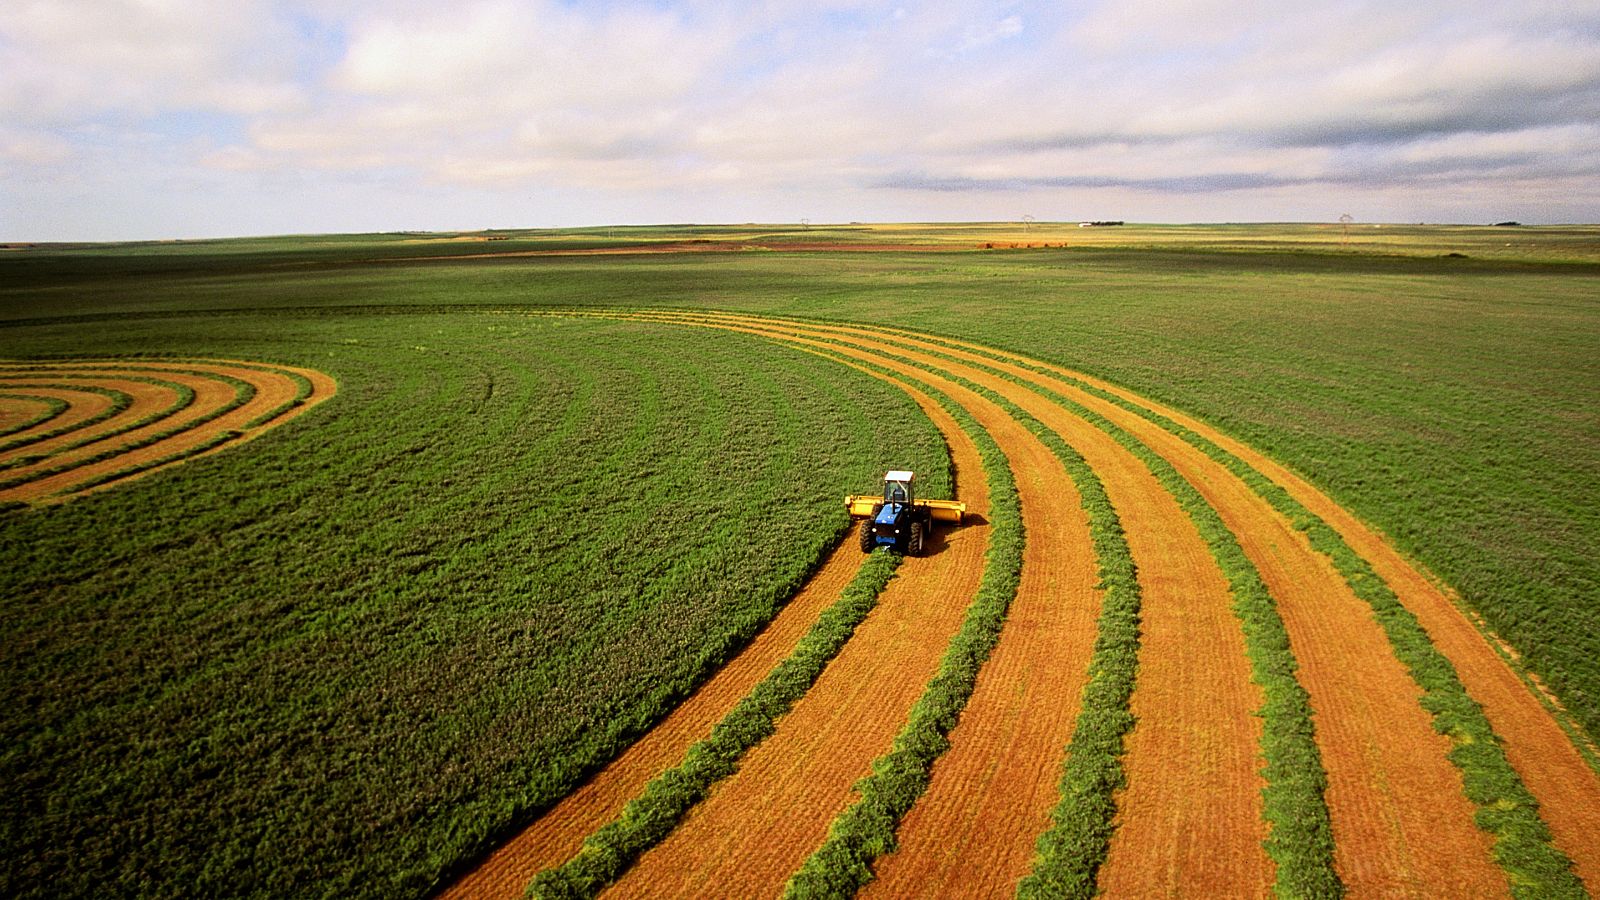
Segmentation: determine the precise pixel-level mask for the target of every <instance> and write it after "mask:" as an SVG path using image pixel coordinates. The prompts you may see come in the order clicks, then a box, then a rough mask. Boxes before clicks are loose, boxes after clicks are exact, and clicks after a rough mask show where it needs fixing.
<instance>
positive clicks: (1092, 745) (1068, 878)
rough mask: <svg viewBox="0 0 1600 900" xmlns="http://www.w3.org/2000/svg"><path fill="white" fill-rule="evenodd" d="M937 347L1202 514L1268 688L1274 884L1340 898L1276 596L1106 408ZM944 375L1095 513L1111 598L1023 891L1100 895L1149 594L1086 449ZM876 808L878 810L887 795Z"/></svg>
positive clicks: (1265, 742) (1284, 892) (1306, 707)
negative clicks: (1018, 392) (1124, 456)
mask: <svg viewBox="0 0 1600 900" xmlns="http://www.w3.org/2000/svg"><path fill="white" fill-rule="evenodd" d="M885 339H887V340H889V341H891V342H894V341H896V339H897V336H895V335H893V334H887V335H885ZM902 345H903V343H902ZM934 355H935V356H942V357H944V358H946V359H949V360H951V361H952V362H953V363H960V364H964V365H969V366H975V367H976V368H978V369H979V370H980V371H984V372H986V373H988V374H991V375H994V376H996V377H1001V378H1005V379H1007V380H1009V381H1012V382H1014V383H1018V384H1021V385H1023V386H1024V387H1026V388H1028V389H1030V390H1033V391H1035V392H1037V393H1038V394H1040V395H1041V396H1043V397H1045V398H1046V399H1049V400H1050V401H1051V402H1053V403H1055V404H1057V405H1059V406H1061V407H1063V408H1065V409H1067V410H1068V411H1070V412H1071V413H1072V414H1073V415H1076V416H1079V417H1080V418H1083V419H1085V420H1086V421H1088V422H1090V423H1091V424H1093V425H1094V426H1095V427H1097V428H1100V429H1101V430H1103V431H1105V432H1107V433H1108V434H1109V435H1110V436H1111V437H1112V438H1113V439H1114V440H1116V441H1117V442H1118V443H1119V444H1121V445H1122V446H1124V447H1126V448H1127V449H1128V450H1129V451H1130V452H1132V453H1133V454H1134V455H1135V456H1137V457H1138V458H1139V459H1140V460H1141V461H1142V462H1143V463H1144V464H1145V465H1146V467H1147V468H1148V469H1149V470H1150V471H1151V472H1152V474H1154V475H1155V476H1156V478H1157V479H1158V480H1159V481H1161V483H1162V485H1163V486H1164V487H1166V488H1167V489H1168V490H1169V491H1171V492H1172V493H1173V496H1174V497H1175V498H1176V499H1177V500H1178V502H1179V504H1180V505H1181V506H1182V507H1183V509H1184V511H1185V512H1186V513H1187V514H1188V515H1189V516H1190V517H1191V519H1192V520H1193V521H1194V522H1195V525H1196V527H1197V528H1198V529H1199V531H1200V534H1201V537H1202V538H1203V539H1204V540H1205V541H1206V543H1207V545H1208V546H1209V548H1210V550H1211V552H1212V554H1213V556H1214V557H1215V558H1216V560H1217V563H1218V566H1219V567H1220V568H1221V570H1222V572H1223V573H1224V575H1225V576H1226V577H1227V579H1228V582H1229V587H1230V590H1231V592H1232V594H1233V596H1234V599H1235V604H1234V609H1235V612H1236V614H1237V615H1238V617H1239V619H1240V622H1241V625H1242V626H1243V630H1244V635H1245V643H1246V652H1247V653H1248V654H1249V656H1250V661H1251V667H1252V678H1253V680H1254V681H1255V682H1256V683H1258V684H1260V685H1261V686H1262V689H1263V693H1264V694H1265V702H1264V704H1263V706H1262V708H1261V709H1260V710H1259V711H1258V715H1260V716H1261V717H1262V719H1263V734H1262V757H1263V758H1264V759H1265V761H1266V765H1265V767H1264V769H1263V775H1264V776H1265V780H1266V786H1265V787H1264V788H1263V802H1264V807H1265V810H1264V814H1265V816H1266V819H1267V821H1268V822H1269V823H1271V826H1272V827H1271V830H1270V833H1269V835H1268V838H1267V841H1266V844H1265V846H1266V850H1267V852H1268V854H1269V855H1270V856H1271V857H1272V859H1273V860H1274V862H1275V863H1276V864H1277V883H1276V889H1277V891H1278V893H1279V894H1280V896H1287V897H1337V896H1340V895H1341V894H1342V893H1343V886H1342V885H1341V883H1340V881H1339V878H1338V875H1337V874H1336V873H1335V872H1334V868H1333V836H1332V827H1331V824H1330V821H1329V816H1328V809H1327V804H1326V802H1325V800H1324V796H1323V792H1324V791H1325V790H1326V788H1327V775H1326V772H1325V771H1324V769H1323V767H1322V762H1321V755H1320V752H1319V751H1318V749H1317V746H1316V741H1315V727H1314V724H1313V722H1312V717H1311V708H1310V703H1309V698H1308V696H1307V695H1306V692H1305V690H1304V688H1302V687H1301V686H1300V684H1299V682H1298V680H1297V679H1296V677H1295V671H1296V668H1297V667H1296V665H1295V661H1294V656H1293V653H1292V651H1291V649H1290V646H1289V639H1288V633H1287V631H1286V630H1285V628H1284V625H1283V621H1282V619H1281V618H1280V617H1279V616H1278V613H1277V608H1276V604H1275V603H1274V602H1273V600H1272V597H1271V595H1270V594H1269V593H1268V591H1267V588H1266V585H1265V584H1264V583H1263V582H1262V581H1261V578H1260V575H1259V573H1258V572H1257V571H1256V569H1255V567H1254V565H1252V564H1251V563H1250V561H1249V559H1248V558H1247V557H1246V556H1245V554H1244V551H1243V549H1242V548H1241V547H1240V546H1239V543H1238V540H1237V539H1236V538H1235V537H1234V536H1233V534H1232V533H1231V532H1230V531H1228V529H1227V527H1226V526H1225V525H1224V524H1223V522H1222V519H1221V517H1220V516H1219V515H1218V514H1217V513H1216V511H1215V510H1214V509H1212V508H1211V506H1210V505H1209V504H1207V503H1206V502H1205V500H1204V498H1203V497H1202V496H1201V495H1200V493H1199V491H1198V490H1196V489H1195V488H1194V486H1192V485H1190V484H1189V483H1188V482H1187V481H1185V480H1184V479H1183V477H1182V476H1181V475H1179V474H1178V472H1177V470H1176V469H1175V468H1173V466H1172V465H1171V464H1170V463H1168V462H1167V461H1166V460H1165V459H1163V458H1162V457H1161V456H1160V455H1158V454H1157V453H1155V452H1154V451H1152V450H1151V449H1150V448H1148V447H1146V446H1145V445H1144V444H1142V443H1140V442H1139V441H1138V440H1137V439H1136V438H1134V437H1133V436H1132V435H1131V434H1129V433H1128V432H1127V431H1125V430H1124V429H1122V428H1120V427H1118V426H1117V425H1115V424H1114V423H1112V422H1110V421H1109V420H1107V419H1105V418H1104V417H1103V416H1100V415H1097V414H1095V413H1093V412H1092V411H1090V410H1088V409H1087V408H1085V407H1083V406H1082V405H1081V404H1078V403H1074V402H1073V401H1071V400H1068V399H1067V398H1066V397H1064V396H1062V395H1061V394H1059V393H1056V392H1054V391H1050V390H1048V389H1046V388H1042V387H1040V386H1038V385H1034V384H1031V383H1028V382H1026V381H1024V380H1023V379H1020V378H1018V377H1016V376H1014V375H1010V374H1008V373H1005V372H1002V371H1000V370H998V369H994V368H992V367H988V366H984V365H982V364H973V363H970V362H968V361H965V360H960V359H958V358H956V357H954V356H951V355H948V354H941V353H937V352H935V353H934ZM902 361H904V362H907V363H908V364H911V365H915V366H917V367H919V368H924V369H930V370H932V369H933V367H930V366H927V365H925V364H921V363H914V362H911V361H909V360H902ZM946 377H948V378H951V379H952V380H953V381H955V382H956V383H958V384H961V385H962V386H964V387H966V388H968V389H969V390H973V391H975V392H976V393H978V394H979V395H981V396H983V397H985V398H986V399H988V400H990V401H991V402H993V403H995V404H996V405H998V406H999V407H1000V408H1001V409H1003V410H1004V411H1005V412H1006V413H1007V414H1008V415H1010V416H1012V417H1013V418H1014V419H1016V420H1017V421H1018V422H1019V423H1020V424H1022V425H1023V426H1024V427H1026V428H1027V429H1028V430H1029V431H1031V432H1032V433H1033V434H1034V435H1035V436H1037V437H1038V438H1039V439H1040V440H1041V441H1042V442H1044V443H1045V445H1046V446H1047V447H1049V448H1050V449H1051V451H1052V452H1053V453H1054V454H1055V455H1056V456H1057V458H1059V459H1060V460H1061V462H1062V464H1063V465H1064V466H1065V467H1066V469H1067V471H1068V474H1069V475H1070V476H1071V477H1072V479H1073V482H1074V484H1076V485H1077V487H1078V490H1079V492H1080V495H1081V501H1082V504H1083V507H1084V510H1085V512H1086V513H1088V516H1089V522H1090V530H1091V537H1092V539H1093V541H1094V545H1095V553H1096V559H1097V561H1098V573H1099V576H1100V579H1101V581H1100V587H1101V588H1102V589H1103V590H1104V591H1105V599H1104V607H1103V609H1102V613H1101V617H1100V622H1099V625H1098V632H1099V633H1098V635H1097V638H1096V642H1095V647H1094V652H1093V657H1092V659H1091V661H1090V673H1091V677H1090V681H1089V683H1088V684H1087V685H1085V688H1084V691H1083V703H1082V710H1081V712H1080V714H1079V717H1078V721H1077V722H1076V723H1075V725H1074V730H1073V737H1072V740H1071V742H1070V743H1069V746H1068V747H1067V754H1066V760H1065V762H1064V764H1063V766H1062V778H1061V785H1060V794H1061V799H1060V801H1059V803H1058V804H1057V806H1056V809H1055V810H1054V812H1053V813H1052V819H1053V824H1052V826H1051V827H1050V828H1049V829H1048V830H1047V831H1046V832H1045V833H1044V834H1042V835H1040V837H1039V842H1038V847H1039V855H1038V858H1037V859H1036V860H1035V864H1034V868H1033V871H1032V873H1031V874H1030V875H1029V876H1028V878H1026V879H1024V880H1023V881H1022V883H1021V884H1020V885H1019V893H1020V894H1021V895H1025V896H1034V897H1056V896H1077V897H1090V896H1093V895H1094V894H1095V892H1096V889H1097V888H1096V879H1097V875H1098V872H1099V868H1100V866H1101V864H1103V863H1104V861H1105V858H1106V855H1107V853H1108V852H1109V849H1110V841H1111V837H1112V835H1113V833H1114V831H1115V821H1114V819H1115V815H1116V800H1115V794H1116V793H1117V792H1118V791H1119V790H1120V789H1121V788H1122V787H1123V786H1124V785H1125V779H1124V775H1123V771H1122V767H1121V756H1122V753H1123V749H1124V743H1123V739H1124V736H1125V735H1126V734H1127V732H1128V731H1129V729H1131V728H1132V727H1133V724H1134V719H1133V716H1132V715H1131V713H1130V712H1129V700H1130V698H1131V696H1132V693H1133V689H1134V685H1135V681H1136V678H1137V673H1138V650H1139V609H1140V602H1141V601H1140V591H1139V585H1138V581H1137V574H1136V569H1135V567H1134V565H1133V560H1132V557H1131V554H1130V552H1129V550H1128V546H1127V542H1126V540H1125V539H1124V538H1123V532H1122V526H1121V522H1120V519H1119V518H1118V516H1117V514H1116V511H1115V509H1113V508H1112V506H1111V503H1110V500H1109V498H1108V497H1107V496H1106V494H1105V489H1104V486H1103V485H1102V484H1101V483H1100V480H1099V478H1098V476H1096V475H1095V473H1094V470H1093V469H1092V468H1091V467H1090V466H1089V465H1088V464H1087V463H1086V462H1085V460H1084V459H1083V457H1082V456H1081V455H1080V454H1078V452H1077V451H1076V450H1074V449H1073V448H1072V447H1070V446H1069V445H1068V444H1067V443H1066V442H1065V441H1063V440H1062V439H1061V437H1060V436H1059V435H1057V434H1056V433H1054V432H1053V431H1051V430H1050V429H1048V428H1047V427H1046V426H1045V425H1044V424H1043V423H1041V422H1039V421H1038V420H1037V419H1035V418H1034V417H1033V416H1031V415H1030V414H1028V413H1027V412H1026V411H1025V410H1023V409H1022V408H1021V407H1019V406H1017V405H1016V404H1015V403H1013V402H1011V401H1009V400H1007V399H1005V398H1004V397H1002V396H1001V395H1000V394H998V393H996V392H994V391H991V390H988V389H987V388H983V387H981V386H979V385H977V384H974V383H972V382H970V381H968V380H967V379H964V378H960V377H958V376H954V375H948V374H947V375H946ZM867 799H868V798H866V797H863V801H862V803H861V805H862V806H869V805H870V804H868V803H867ZM876 806H877V808H879V809H881V808H883V806H884V804H882V803H879V804H877V805H876ZM901 814H902V815H903V811H902V813H901ZM895 821H896V822H897V821H898V819H896V820H895ZM890 824H891V825H892V823H890ZM892 846H893V844H892V839H889V840H885V839H882V838H880V839H879V841H878V843H877V845H875V849H877V852H879V853H882V852H885V849H884V848H892ZM826 849H828V848H824V850H826ZM836 855H837V851H836ZM818 856H821V853H820V852H819V854H818ZM816 858H817V857H813V859H816ZM853 862H854V863H855V865H854V866H853V867H845V866H841V865H837V864H836V865H834V866H833V867H832V868H833V869H834V870H836V871H840V872H843V873H847V874H848V873H854V875H855V876H856V877H857V878H866V877H869V876H870V873H869V871H868V869H867V866H868V865H869V864H870V862H871V857H865V856H863V857H862V858H860V859H856V860H853ZM802 874H804V870H802ZM816 883H817V884H818V885H819V887H833V888H846V887H856V886H859V884H856V883H853V882H851V881H848V880H846V879H844V878H838V877H836V878H835V879H834V880H833V881H832V882H828V881H818V882H816ZM860 883H862V884H864V883H865V882H864V881H862V882H860ZM819 892H820V893H824V894H827V893H829V891H827V890H821V891H819ZM832 893H834V894H842V893H844V891H843V890H837V891H833V892H832Z"/></svg>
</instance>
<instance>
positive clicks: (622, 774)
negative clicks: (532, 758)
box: [442, 540, 865, 900]
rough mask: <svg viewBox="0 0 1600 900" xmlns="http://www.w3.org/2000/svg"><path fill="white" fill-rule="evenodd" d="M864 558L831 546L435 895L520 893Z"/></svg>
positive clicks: (757, 671) (673, 750)
mask: <svg viewBox="0 0 1600 900" xmlns="http://www.w3.org/2000/svg"><path fill="white" fill-rule="evenodd" d="M864 558H865V557H863V555H862V553H861V551H860V550H859V549H858V548H857V547H856V546H855V542H853V541H849V540H847V541H844V542H843V543H841V544H840V545H839V546H838V547H836V548H834V550H833V552H832V553H830V554H829V555H828V557H827V558H826V559H825V560H824V561H823V563H822V567H821V568H820V569H818V570H817V572H816V573H815V574H814V575H812V576H811V578H810V579H809V580H808V581H807V582H806V584H805V585H804V586H803V587H802V588H801V589H800V590H799V592H798V593H796V594H795V595H794V597H793V598H792V599H791V600H790V601H789V602H788V603H787V604H786V605H785V606H784V607H783V609H782V610H780V611H779V613H778V615H777V616H776V617H774V618H773V620H772V621H771V622H770V623H769V624H768V625H767V627H766V628H764V629H763V630H762V631H761V633H760V634H758V635H756V637H755V639H754V640H752V641H751V642H750V644H749V645H748V646H746V647H745V648H744V650H742V651H740V653H739V654H738V655H737V656H735V657H734V658H733V659H732V660H731V661H729V662H728V664H727V665H725V666H723V667H722V669H720V670H719V671H718V672H717V674H716V675H714V676H713V677H712V678H711V680H709V681H707V682H706V683H705V684H704V685H702V686H701V687H700V688H699V689H698V690H696V691H695V692H694V693H693V694H692V695H690V697H689V698H688V699H686V700H684V701H683V703H681V704H679V706H678V708H677V709H675V710H673V711H672V713H671V714H669V715H668V716H667V717H666V718H665V719H663V720H662V721H661V722H660V723H659V724H657V725H656V726H655V727H654V728H652V729H651V730H650V731H649V732H648V733H647V734H646V735H645V736H644V737H642V738H640V739H639V740H638V741H637V742H635V743H634V745H633V746H631V747H629V748H628V749H627V751H625V752H624V753H623V754H622V755H621V756H618V757H617V758H616V759H615V760H613V761H612V762H611V763H610V764H608V765H607V766H606V767H605V768H603V769H601V770H600V771H599V772H597V773H595V775H594V777H592V778H590V779H589V780H588V781H586V782H584V783H583V784H582V785H580V786H579V787H578V788H577V789H576V790H574V791H573V792H572V793H571V794H569V795H568V796H567V797H566V799H564V800H562V801H561V802H560V803H558V804H556V805H555V806H552V807H551V808H550V809H549V810H548V811H546V812H545V813H544V814H543V815H541V816H540V817H539V818H538V819H536V820H534V821H533V823H532V824H530V825H529V826H528V827H527V828H525V829H523V830H522V831H521V832H520V833H518V834H517V836H516V837H514V838H512V839H511V840H510V841H509V842H508V843H506V844H505V845H504V846H503V847H501V848H500V849H498V850H496V851H495V852H494V854H493V855H491V856H490V857H489V858H488V859H486V860H484V861H483V862H482V863H481V864H480V865H479V866H478V867H477V868H475V869H473V870H472V871H471V872H469V873H467V874H466V875H465V876H463V877H462V878H461V880H459V881H457V882H456V883H455V884H454V885H452V886H451V887H450V888H448V889H447V890H445V891H444V893H443V894H442V896H443V897H446V898H466V897H471V898H491V897H503V898H507V900H512V898H517V897H521V896H522V892H523V889H524V888H526V887H527V885H528V882H529V881H532V880H533V876H534V875H535V874H537V873H538V872H539V871H540V870H542V869H546V868H549V867H551V866H557V865H560V864H561V863H563V862H565V861H566V860H567V859H568V858H570V857H571V856H572V855H573V854H575V853H576V852H577V851H578V848H579V847H580V846H581V845H582V844H583V839H584V838H586V837H588V836H589V835H590V834H592V833H594V832H595V831H596V830H598V829H599V828H600V827H601V826H602V825H605V824H606V823H608V822H610V821H611V820H612V819H615V818H616V817H617V815H618V814H620V813H621V812H622V808H623V807H624V806H626V805H627V803H628V801H629V800H632V799H633V798H635V797H637V796H639V794H640V793H641V792H642V791H643V790H644V786H645V784H647V783H648V782H649V781H650V779H652V778H654V777H655V776H656V775H657V774H659V773H660V772H662V771H664V770H666V769H667V768H669V767H671V766H675V765H677V764H678V763H679V762H681V761H682V759H683V755H684V753H686V752H687V751H688V749H689V746H690V745H691V744H693V743H694V742H695V741H698V740H701V739H703V738H705V737H706V736H708V735H709V734H710V733H711V729H712V728H713V727H715V725H716V724H717V723H718V722H720V721H721V720H722V718H723V717H724V716H726V715H727V714H728V712H729V711H730V710H732V709H733V707H734V706H735V705H736V704H737V703H738V702H739V701H740V700H742V699H744V697H745V695H746V694H748V693H750V691H751V689H752V688H754V687H755V686H756V685H757V684H759V683H760V682H761V680H762V679H764V678H766V677H767V674H768V673H769V672H771V671H772V668H773V667H774V666H776V665H777V664H778V663H779V662H782V661H783V660H784V659H785V658H787V657H788V655H789V654H790V653H791V652H793V650H794V647H795V645H796V644H798V643H799V642H800V638H801V637H803V636H804V635H805V633H806V631H807V630H808V629H810V628H811V626H812V624H814V623H815V622H816V620H817V616H818V615H820V614H821V612H822V611H823V610H824V609H826V608H827V607H829V606H831V605H832V604H833V603H834V601H836V600H838V599H839V594H840V592H842V591H843V590H844V587H845V585H847V584H849V583H850V579H851V578H853V577H854V576H855V573H856V570H857V569H858V568H860V566H861V561H862V559H864Z"/></svg>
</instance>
